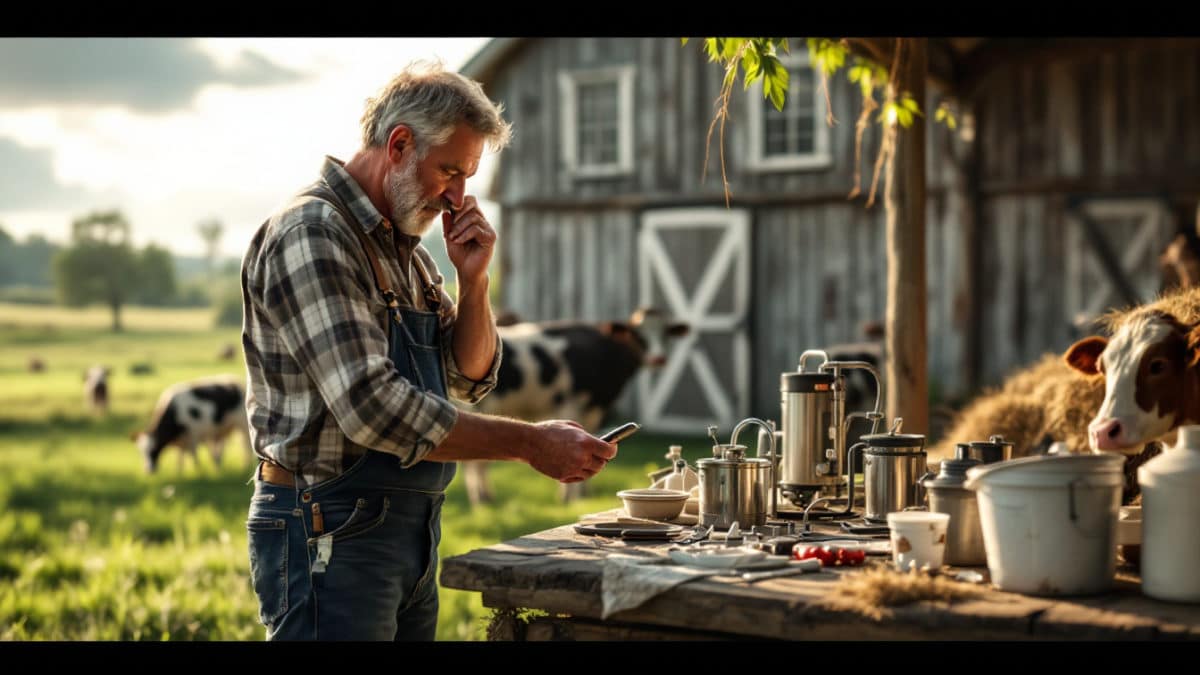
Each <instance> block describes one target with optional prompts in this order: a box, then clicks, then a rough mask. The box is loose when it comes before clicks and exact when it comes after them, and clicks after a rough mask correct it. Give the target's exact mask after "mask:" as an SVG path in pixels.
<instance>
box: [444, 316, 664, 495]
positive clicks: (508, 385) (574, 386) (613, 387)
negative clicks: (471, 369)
mask: <svg viewBox="0 0 1200 675" xmlns="http://www.w3.org/2000/svg"><path fill="white" fill-rule="evenodd" d="M497 330H498V332H499V334H500V341H501V349H502V350H503V358H502V359H501V362H500V372H499V374H498V376H497V377H498V381H497V383H496V388H495V389H494V390H492V392H491V393H490V394H488V395H487V396H486V397H484V399H483V400H482V401H480V402H479V403H478V404H477V405H476V406H474V407H472V408H470V409H471V410H473V411H475V412H481V413H486V414H489V415H502V416H505V417H515V418H517V419H522V420H525V421H528V422H540V421H543V420H550V419H568V420H574V421H576V422H578V423H579V424H580V425H582V426H583V428H584V429H587V430H588V431H589V432H592V433H595V432H597V431H599V430H600V425H601V424H602V423H603V422H604V419H605V417H606V416H607V414H608V412H609V410H610V409H611V408H612V406H613V404H614V403H615V402H616V400H617V398H618V397H619V396H620V395H621V392H622V391H623V390H624V389H625V386H626V385H627V384H628V383H629V382H630V380H632V379H633V377H634V376H635V375H636V374H637V373H638V371H639V370H641V368H642V367H643V366H649V367H658V366H662V365H663V364H664V363H666V360H667V357H666V354H667V352H666V341H667V339H668V338H671V337H677V336H680V335H684V334H686V333H687V331H688V326H687V325H686V324H684V323H679V322H672V321H668V320H667V319H666V317H665V316H663V314H662V313H661V312H658V311H656V310H652V309H639V310H638V311H636V312H634V313H633V315H632V316H631V317H630V319H629V321H628V322H621V321H605V322H601V323H594V322H591V323H589V322H583V321H554V322H543V323H528V322H516V323H511V324H509V325H504V326H500V327H499V328H498V329H497ZM486 467H487V462H484V461H472V462H463V472H464V479H465V481H466V487H467V497H468V498H469V499H470V501H471V503H472V504H478V503H481V502H486V501H489V500H490V499H491V495H490V491H489V489H488V486H487V472H486V471H487V469H486ZM583 485H584V484H583V483H571V484H569V485H563V486H562V490H561V492H560V496H561V497H562V499H563V501H570V500H572V499H574V498H576V497H579V496H581V495H582V494H583V489H582V488H583Z"/></svg>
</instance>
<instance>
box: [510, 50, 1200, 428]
mask: <svg viewBox="0 0 1200 675" xmlns="http://www.w3.org/2000/svg"><path fill="white" fill-rule="evenodd" d="M792 44H793V46H794V47H796V48H800V47H802V46H803V44H804V43H803V40H799V39H796V40H794V41H793V43H792ZM1100 44H1101V43H1100V42H1098V43H1097V45H1098V46H1099V45H1100ZM1136 44H1138V45H1140V46H1138V47H1137V48H1135V49H1128V48H1127V49H1125V50H1123V51H1119V52H1111V53H1100V52H1095V53H1090V54H1087V53H1080V52H1078V51H1072V52H1070V53H1067V54H1064V55H1063V56H1062V58H1054V57H1050V58H1045V57H1044V56H1043V57H1041V58H1036V59H1024V60H1017V61H1013V62H1010V63H1006V64H1002V65H1000V66H997V67H995V68H994V69H993V70H992V71H990V73H989V74H988V75H987V76H986V77H984V78H983V79H982V80H980V81H979V83H978V87H977V88H975V89H974V97H973V99H972V101H970V102H968V103H970V106H964V107H963V108H960V111H961V110H965V109H967V108H968V107H973V109H974V110H975V112H976V118H975V122H976V140H975V143H976V146H977V147H976V148H975V150H976V152H977V153H978V156H979V167H980V180H979V181H978V183H977V184H976V185H970V184H968V183H967V182H966V180H965V178H964V175H965V174H964V173H963V167H960V166H959V165H957V164H956V163H955V162H954V160H953V158H952V157H951V156H950V155H949V154H948V149H949V147H950V146H951V145H953V143H950V142H948V141H950V138H951V137H952V136H953V135H955V134H957V133H958V132H952V131H950V130H948V129H947V128H946V127H945V126H944V125H941V124H936V123H933V122H929V126H928V129H927V139H928V141H927V149H926V153H927V159H928V170H927V180H928V199H929V201H928V206H927V211H926V214H927V219H928V230H927V234H926V242H927V243H926V246H927V265H928V270H927V275H928V283H929V306H928V317H929V322H930V325H929V368H930V387H931V389H932V390H933V391H931V394H932V395H933V396H934V397H935V398H944V397H949V398H956V397H961V396H962V395H964V394H966V393H969V392H968V391H967V390H968V388H969V385H970V383H969V382H967V380H966V378H965V374H964V360H965V358H966V353H965V350H966V334H967V331H968V326H967V320H968V317H969V311H968V309H969V307H970V305H971V303H979V304H981V305H982V310H981V325H980V326H978V330H979V331H980V333H979V334H980V352H981V356H980V378H981V382H980V383H979V384H983V385H987V384H994V383H996V382H998V381H999V380H1000V379H1001V378H1002V377H1003V375H1004V374H1005V373H1007V372H1010V371H1012V370H1013V369H1014V368H1017V367H1019V366H1020V365H1022V364H1024V363H1027V362H1029V361H1032V360H1034V359H1035V358H1037V357H1038V355H1040V354H1042V353H1044V352H1046V351H1061V350H1062V349H1064V348H1065V347H1066V346H1067V345H1069V344H1070V342H1071V341H1072V340H1073V339H1074V338H1075V337H1076V335H1077V333H1078V330H1077V329H1076V328H1074V327H1073V326H1072V325H1071V324H1070V319H1071V318H1072V317H1067V316H1065V309H1064V307H1065V301H1064V288H1065V286H1066V284H1067V283H1068V281H1067V279H1066V278H1065V275H1066V271H1065V265H1064V262H1063V261H1064V257H1065V255H1066V252H1065V247H1066V246H1067V239H1066V235H1065V234H1064V232H1065V229H1064V222H1065V218H1066V217H1065V210H1066V208H1067V205H1068V204H1069V202H1070V201H1071V199H1072V198H1073V197H1076V196H1080V195H1089V196H1105V195H1146V194H1153V195H1159V196H1161V197H1163V198H1164V199H1166V200H1167V201H1170V202H1171V203H1172V204H1173V205H1174V207H1175V208H1176V211H1177V212H1178V213H1184V212H1188V209H1192V210H1193V211H1194V209H1195V203H1196V200H1197V199H1198V198H1200V115H1198V114H1197V112H1196V111H1197V110H1200V46H1198V44H1200V43H1198V42H1197V41H1196V40H1160V41H1143V42H1141V43H1136ZM617 65H633V66H634V67H635V69H636V74H635V76H634V77H635V79H634V93H635V99H636V100H635V103H634V123H635V124H634V126H635V133H634V148H635V150H634V162H633V166H634V170H633V171H632V172H631V173H630V174H628V175H625V176H620V177H610V178H576V177H572V176H571V175H570V173H569V172H567V171H566V170H565V167H564V166H563V161H562V157H561V150H560V142H559V138H560V129H559V124H560V122H559V119H560V101H559V93H558V84H557V82H558V73H559V72H560V71H561V70H571V69H576V68H591V67H603V66H617ZM720 78H721V73H720V71H719V70H718V68H717V67H716V66H714V65H713V64H710V63H708V62H707V61H706V58H705V56H704V55H703V53H702V51H701V48H700V46H699V44H697V43H695V42H692V43H689V44H688V45H687V46H686V47H681V46H680V44H679V41H678V40H676V39H669V38H612V39H609V38H569V39H557V38H546V39H537V40H530V41H528V42H527V44H526V45H525V46H524V47H522V48H521V49H519V50H518V51H516V52H515V53H514V54H513V55H512V57H511V58H510V61H509V63H508V64H507V65H506V66H505V67H504V68H502V69H501V70H500V71H499V73H498V75H497V76H496V77H495V79H494V81H493V82H492V83H490V86H489V93H490V94H491V95H492V96H493V97H494V98H497V99H499V100H502V101H504V102H505V105H506V107H507V110H508V116H509V118H510V120H511V121H512V122H513V124H514V127H515V133H516V135H515V138H514V142H513V144H512V146H511V147H510V148H509V149H508V150H506V151H505V153H504V155H503V156H502V158H501V162H500V167H499V173H498V176H497V179H496V189H495V191H494V196H495V198H496V199H497V200H498V201H500V202H501V204H502V205H503V208H504V214H505V216H504V220H505V222H504V223H503V227H502V231H501V238H502V239H501V249H500V250H501V255H502V256H503V260H504V268H503V270H504V271H503V274H504V278H503V282H502V283H503V293H504V298H505V305H506V307H507V308H508V309H512V310H515V311H517V312H519V313H520V314H521V315H522V316H524V317H527V318H530V319H558V318H585V319H596V320H603V319H613V318H619V317H623V316H627V315H628V314H629V312H630V311H631V310H632V309H633V308H634V307H635V306H636V304H637V298H638V283H639V280H638V278H637V264H636V261H637V250H636V242H637V228H638V223H639V222H640V217H641V214H642V213H643V212H644V211H645V210H646V209H649V208H669V207H673V206H674V207H681V208H682V207H695V206H723V205H724V196H723V192H722V187H721V170H720V164H719V159H718V158H719V149H718V145H717V140H716V138H715V136H714V141H713V144H712V146H711V148H710V149H709V150H710V152H709V161H708V174H707V177H706V178H705V179H704V180H701V173H702V171H703V168H704V166H703V162H704V157H705V149H706V148H705V143H706V136H707V132H708V127H709V124H710V122H711V120H712V114H713V110H714V102H715V100H716V98H717V94H718V90H719V87H720ZM737 89H738V92H737V93H736V94H735V95H734V97H733V100H732V106H731V119H730V123H729V126H728V127H727V129H726V148H725V149H726V153H725V154H726V169H727V174H728V177H729V181H730V186H731V190H732V194H733V206H734V207H741V208H747V209H749V210H750V211H751V213H752V219H751V238H752V256H751V265H752V266H753V269H752V279H753V282H752V283H753V297H754V307H753V309H752V312H751V315H750V317H749V318H748V319H747V321H748V322H749V326H750V333H751V345H752V346H751V349H752V352H751V363H752V364H753V377H752V396H751V408H752V409H751V410H750V411H749V412H750V413H751V414H755V415H759V416H762V417H772V418H774V417H777V415H778V405H779V404H778V382H779V373H780V372H781V371H783V370H788V369H793V368H795V366H796V360H797V359H798V357H799V355H800V353H801V352H802V351H803V350H804V349H807V348H813V347H821V346H826V345H830V344H835V343H839V342H851V341H858V340H859V339H860V338H861V334H860V327H861V324H862V323H863V322H864V321H871V320H882V319H883V313H884V298H885V292H886V291H885V280H886V274H885V269H884V264H885V263H884V251H883V242H884V234H883V230H884V214H883V207H882V194H880V195H877V203H876V205H875V206H874V207H872V208H871V209H866V208H864V205H863V199H862V198H861V197H860V198H858V199H855V200H847V195H848V193H849V192H850V189H851V187H852V185H853V182H854V176H853V172H854V166H853V164H854V162H853V155H854V123H855V120H856V119H857V116H858V112H859V110H860V109H861V100H860V98H859V94H858V92H857V89H856V88H855V86H854V85H852V84H850V83H849V82H847V80H846V78H845V77H844V75H841V74H839V76H838V77H836V78H835V79H834V80H833V81H832V82H831V83H830V92H829V93H830V97H831V100H832V105H833V110H834V114H835V116H836V117H837V119H838V124H837V125H836V126H835V127H834V128H833V129H831V130H830V152H831V155H832V157H833V160H834V163H833V165H832V166H831V167H828V168H825V169H819V170H806V171H787V172H757V171H752V170H750V169H748V168H747V166H746V155H747V148H746V143H747V139H748V124H747V123H746V108H747V104H748V102H747V100H746V98H745V97H744V96H743V95H741V94H740V90H741V85H740V83H739V84H738V87H737ZM939 100H940V99H939V98H938V93H937V92H936V90H934V89H931V96H930V100H929V101H928V102H927V105H926V111H927V112H931V111H933V110H934V109H936V106H937V103H938V101H939ZM929 117H932V114H930V115H929ZM960 121H965V120H962V119H961V118H960ZM875 129H876V125H875V124H874V123H872V125H871V127H870V129H869V130H868V132H867V134H866V138H865V142H864V146H863V153H862V154H863V156H862V159H861V168H862V188H863V192H864V194H865V192H866V191H867V190H868V189H869V187H870V180H871V171H872V168H873V162H874V158H875V153H876V150H877V134H876V131H875ZM954 143H958V144H959V145H960V146H961V143H962V141H961V140H957V141H954ZM879 189H880V191H882V189H883V184H882V180H881V181H880V185H879ZM972 189H973V190H975V191H974V192H971V191H970V190H972ZM972 209H973V210H975V212H976V213H978V214H979V217H980V222H979V228H980V241H979V243H978V245H979V246H980V248H981V251H982V257H981V262H980V265H979V269H978V270H977V271H976V273H977V274H978V277H977V279H978V282H979V284H980V287H979V291H978V297H967V295H966V291H965V290H964V289H965V288H966V287H967V283H966V279H967V275H968V274H969V273H971V270H970V269H969V268H970V265H969V264H968V261H967V257H966V254H967V251H968V249H969V247H968V242H967V241H966V239H965V237H964V235H963V232H962V228H961V223H962V220H963V217H964V215H963V214H964V213H965V212H967V211H968V210H972ZM1120 239H1121V236H1120V235H1118V240H1120ZM1114 244H1117V245H1120V241H1117V242H1114ZM1138 274H1140V275H1142V276H1143V278H1144V277H1145V275H1157V274H1158V272H1157V269H1154V268H1153V265H1152V262H1148V263H1147V264H1146V265H1145V267H1144V268H1143V269H1140V270H1139V271H1138ZM631 389H632V388H631ZM623 405H624V406H627V407H626V408H625V409H626V410H629V409H630V408H629V407H628V406H632V405H633V404H632V403H630V402H629V401H628V396H627V400H626V401H624V402H623Z"/></svg>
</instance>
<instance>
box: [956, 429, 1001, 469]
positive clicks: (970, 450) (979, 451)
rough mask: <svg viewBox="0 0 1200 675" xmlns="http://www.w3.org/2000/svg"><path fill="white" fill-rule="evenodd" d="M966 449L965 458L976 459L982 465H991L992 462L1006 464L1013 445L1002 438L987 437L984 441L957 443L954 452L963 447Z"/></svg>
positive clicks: (997, 436) (998, 436)
mask: <svg viewBox="0 0 1200 675" xmlns="http://www.w3.org/2000/svg"><path fill="white" fill-rule="evenodd" d="M964 445H965V446H966V448H967V451H966V452H967V454H966V456H967V457H970V458H971V459H977V460H979V461H980V462H982V463H984V464H992V463H993V462H1006V461H1008V460H1010V459H1012V456H1013V443H1012V441H1006V440H1004V437H1003V436H1000V435H996V436H989V437H988V439H987V440H986V441H971V442H970V443H959V444H958V445H957V446H956V451H957V450H958V449H960V448H962V447H963V446H964Z"/></svg>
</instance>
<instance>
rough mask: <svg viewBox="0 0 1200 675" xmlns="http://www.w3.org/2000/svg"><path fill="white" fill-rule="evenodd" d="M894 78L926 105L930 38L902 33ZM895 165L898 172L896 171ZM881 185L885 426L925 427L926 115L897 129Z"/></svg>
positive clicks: (921, 430)
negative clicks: (884, 224)
mask: <svg viewBox="0 0 1200 675" xmlns="http://www.w3.org/2000/svg"><path fill="white" fill-rule="evenodd" d="M902 42H903V48H904V52H903V54H902V55H901V62H900V66H899V68H900V73H899V76H898V82H899V87H900V91H898V92H897V96H899V94H900V93H902V92H905V91H908V92H910V93H911V94H912V97H913V99H914V100H916V101H917V103H919V104H920V106H921V111H922V113H924V114H925V115H930V114H932V111H929V110H926V108H927V102H926V99H925V76H926V71H927V69H928V65H927V64H928V53H927V43H928V38H903V39H902ZM897 169H898V171H899V175H898V176H897V175H896V173H897ZM885 181H886V182H885V185H884V200H885V204H886V210H887V280H888V286H887V313H886V321H887V328H886V330H887V335H886V337H885V343H884V344H885V346H886V352H887V359H886V360H887V368H886V371H885V380H884V381H885V382H886V386H887V420H886V422H887V426H888V428H890V427H891V423H892V420H893V419H895V418H896V417H903V418H904V427H903V429H902V431H904V432H907V433H916V434H928V433H929V386H928V380H929V372H928V366H927V359H926V353H925V352H926V345H927V344H928V342H927V340H926V319H925V317H926V311H925V304H926V303H925V299H926V292H927V289H926V282H925V118H924V117H921V116H917V115H914V116H913V123H912V126H910V127H908V128H907V129H905V128H903V127H901V128H899V129H898V130H897V138H896V155H895V157H894V158H892V161H889V162H888V165H887V170H886V175H885Z"/></svg>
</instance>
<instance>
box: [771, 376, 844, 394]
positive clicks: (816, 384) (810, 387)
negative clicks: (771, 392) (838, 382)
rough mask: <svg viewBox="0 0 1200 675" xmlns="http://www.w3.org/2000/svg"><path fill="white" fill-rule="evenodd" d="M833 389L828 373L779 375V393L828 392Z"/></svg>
mask: <svg viewBox="0 0 1200 675" xmlns="http://www.w3.org/2000/svg"><path fill="white" fill-rule="evenodd" d="M832 387H833V375H831V374H829V373H797V372H790V373H781V374H780V375H779V391H781V392H804V393H812V392H816V391H829V390H830V389H831V388H832Z"/></svg>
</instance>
